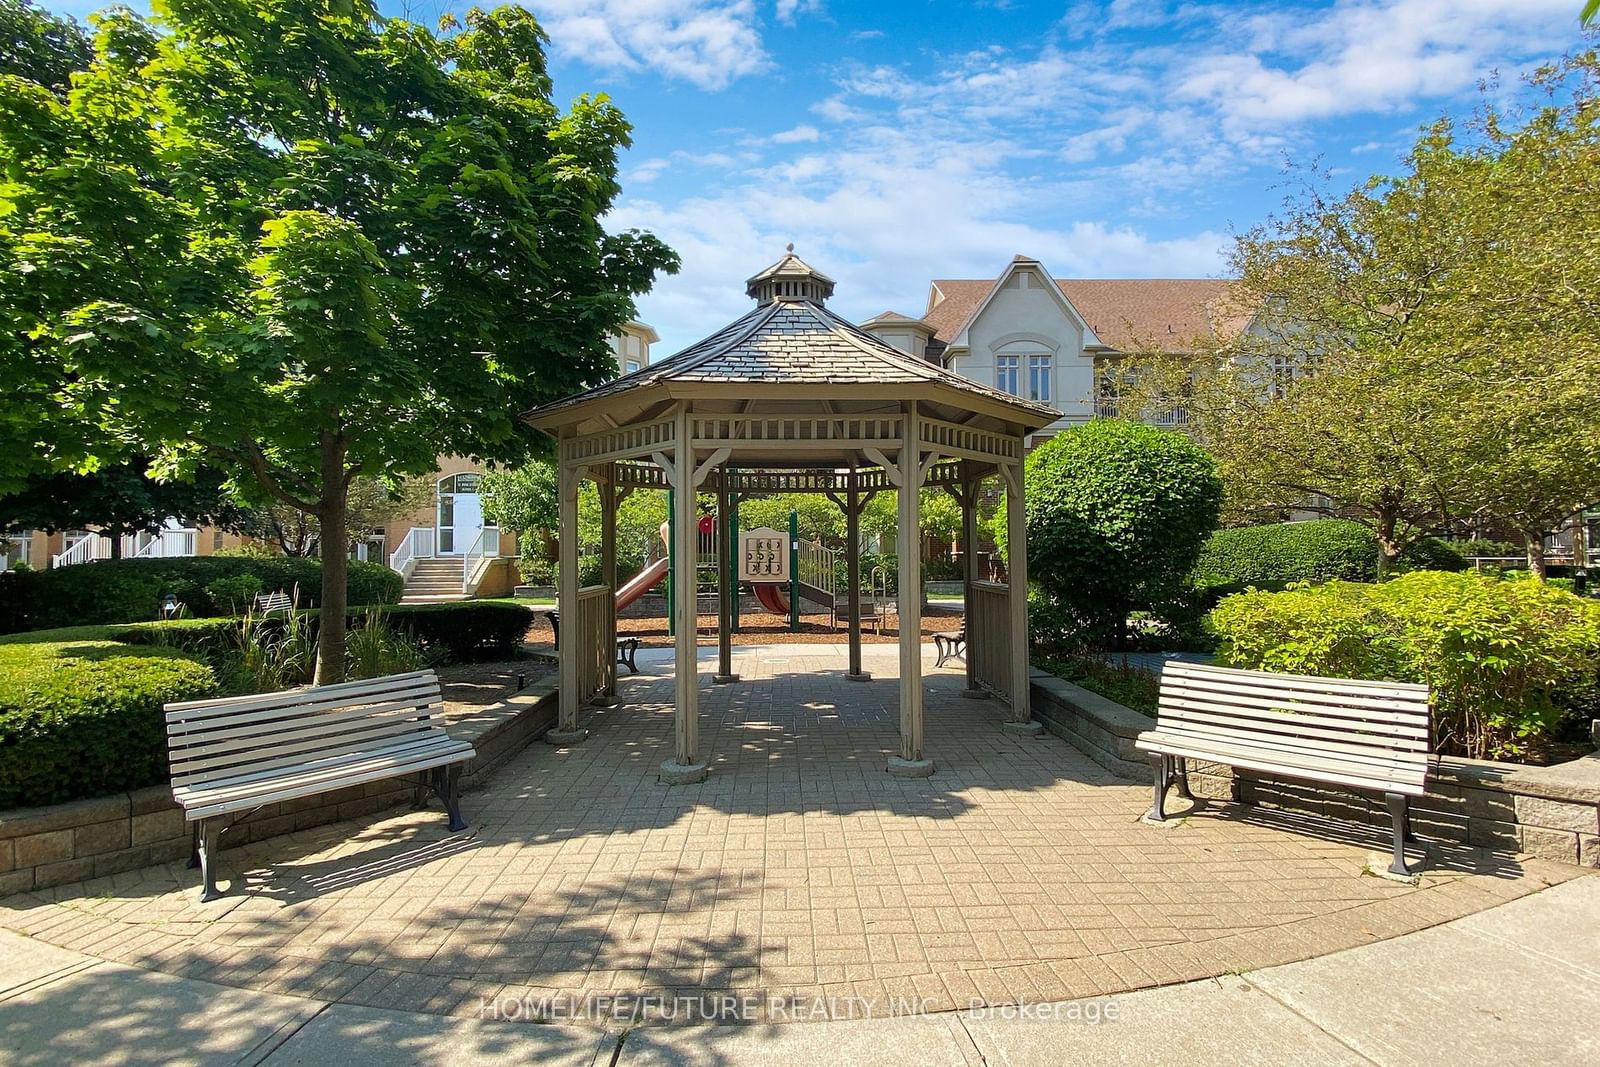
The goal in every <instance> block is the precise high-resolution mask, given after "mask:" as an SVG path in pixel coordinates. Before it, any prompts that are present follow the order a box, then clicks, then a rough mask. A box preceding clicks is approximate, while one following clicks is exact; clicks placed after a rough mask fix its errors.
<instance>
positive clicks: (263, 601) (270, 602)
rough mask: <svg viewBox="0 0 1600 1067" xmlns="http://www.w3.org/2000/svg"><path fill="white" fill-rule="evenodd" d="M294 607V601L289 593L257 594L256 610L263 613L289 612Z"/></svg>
mask: <svg viewBox="0 0 1600 1067" xmlns="http://www.w3.org/2000/svg"><path fill="white" fill-rule="evenodd" d="M293 607H294V603H293V601H291V600H290V599H289V594H288V593H284V592H277V593H257V594H256V611H257V612H259V613H260V614H262V615H271V614H273V613H274V612H278V611H282V612H288V611H289V610H290V609H291V608H293Z"/></svg>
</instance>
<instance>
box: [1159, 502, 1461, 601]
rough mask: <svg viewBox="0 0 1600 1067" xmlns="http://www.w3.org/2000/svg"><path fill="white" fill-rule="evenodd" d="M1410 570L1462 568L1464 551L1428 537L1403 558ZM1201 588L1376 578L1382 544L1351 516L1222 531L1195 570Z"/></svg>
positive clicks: (1214, 536)
mask: <svg viewBox="0 0 1600 1067" xmlns="http://www.w3.org/2000/svg"><path fill="white" fill-rule="evenodd" d="M1400 562H1401V568H1402V569H1404V570H1436V571H1459V570H1464V569H1465V568H1466V565H1467V564H1466V561H1465V560H1464V559H1462V558H1461V555H1460V554H1459V553H1457V552H1455V551H1454V550H1452V549H1451V548H1450V546H1449V545H1447V544H1445V543H1444V542H1443V541H1439V540H1437V539H1435V538H1431V537H1430V538H1423V539H1422V540H1421V541H1418V542H1417V543H1415V544H1413V545H1412V546H1411V547H1410V548H1408V549H1406V551H1405V552H1403V553H1402V554H1401V557H1400ZM1190 576H1191V577H1190V580H1191V582H1192V583H1193V584H1194V586H1195V587H1196V588H1197V589H1202V590H1205V589H1226V590H1242V589H1245V588H1246V587H1249V586H1254V587H1255V588H1258V589H1282V588H1284V587H1285V586H1287V585H1288V584H1289V583H1290V582H1371V581H1376V580H1377V577H1378V542H1377V539H1376V538H1375V537H1374V536H1373V535H1372V532H1371V531H1370V530H1368V529H1367V528H1366V527H1365V526H1362V525H1361V524H1360V523H1358V522H1352V521H1350V520H1349V519H1313V520H1311V521H1309V522H1278V523H1271V524H1268V525H1266V526H1243V527H1239V528H1237V529H1231V530H1218V531H1217V532H1216V533H1214V534H1212V535H1211V536H1210V537H1209V538H1208V539H1207V540H1206V544H1205V547H1204V548H1203V549H1202V550H1201V552H1200V559H1199V560H1198V561H1197V562H1196V563H1195V565H1194V569H1193V571H1191V572H1190Z"/></svg>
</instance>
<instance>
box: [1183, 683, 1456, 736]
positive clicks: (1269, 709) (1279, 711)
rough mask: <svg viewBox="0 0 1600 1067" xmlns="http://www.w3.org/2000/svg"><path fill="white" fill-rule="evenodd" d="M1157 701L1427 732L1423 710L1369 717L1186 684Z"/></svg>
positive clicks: (1341, 726) (1349, 726)
mask: <svg viewBox="0 0 1600 1067" xmlns="http://www.w3.org/2000/svg"><path fill="white" fill-rule="evenodd" d="M1161 700H1162V702H1163V703H1165V704H1168V705H1171V706H1172V707H1174V708H1185V707H1208V708H1227V709H1229V710H1230V711H1231V712H1232V713H1234V714H1237V715H1238V716H1239V717H1240V718H1258V719H1281V720H1284V721H1294V722H1304V723H1306V724H1308V725H1317V726H1327V727H1329V728H1330V729H1338V730H1356V731H1360V732H1363V733H1394V734H1396V735H1397V736H1421V737H1426V736H1427V735H1428V718H1427V715H1426V714H1423V713H1419V714H1415V715H1405V716H1400V715H1398V714H1390V713H1387V712H1376V713H1369V714H1371V715H1372V716H1373V717H1371V718H1368V717H1367V716H1366V715H1362V716H1359V717H1351V716H1342V715H1337V714H1330V713H1329V712H1330V709H1329V707H1328V705H1326V704H1299V703H1294V702H1290V701H1283V700H1271V699H1266V698H1261V699H1257V698H1254V697H1238V696H1230V695H1228V694H1226V693H1212V692H1206V691H1203V690H1195V689H1189V688H1187V687H1185V688H1176V687H1175V688H1171V689H1162V690H1161Z"/></svg>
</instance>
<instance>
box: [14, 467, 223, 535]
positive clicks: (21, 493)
mask: <svg viewBox="0 0 1600 1067" xmlns="http://www.w3.org/2000/svg"><path fill="white" fill-rule="evenodd" d="M147 468H148V463H147V462H146V461H145V460H144V458H143V457H134V458H133V459H132V460H130V461H129V462H127V463H122V464H118V465H115V466H107V467H102V468H100V469H99V470H96V471H94V472H93V473H91V474H76V473H73V472H58V473H54V474H33V475H30V476H28V477H27V478H26V479H25V480H24V481H23V483H22V485H21V487H20V488H18V489H17V490H16V491H15V492H12V493H7V494H6V495H4V496H0V532H4V533H15V532H17V531H20V530H49V531H52V532H54V531H57V530H75V529H82V528H87V527H93V528H94V529H96V530H98V531H99V532H100V533H102V534H104V535H105V536H106V537H108V538H110V540H111V554H112V556H119V555H121V551H122V536H123V535H124V534H137V533H147V532H154V531H155V530H158V529H160V528H161V525H162V524H163V523H164V522H166V520H168V519H177V520H178V521H179V522H180V523H182V524H184V525H186V526H219V527H222V528H223V529H227V530H238V529H242V528H243V527H244V526H246V525H247V524H248V522H249V517H248V516H247V515H246V514H245V511H244V509H242V508H240V507H239V506H238V504H237V503H236V502H235V501H234V500H233V498H232V496H231V495H230V494H229V493H228V492H227V491H226V488H225V484H224V483H225V482H226V481H227V477H226V475H225V474H224V473H223V472H222V471H219V470H217V469H216V468H214V467H203V468H201V469H200V470H198V471H196V472H194V474H193V475H192V476H190V477H188V478H185V479H183V480H176V479H174V480H168V481H158V480H157V479H155V478H152V477H150V476H149V475H148V474H147V473H145V472H146V469H147Z"/></svg>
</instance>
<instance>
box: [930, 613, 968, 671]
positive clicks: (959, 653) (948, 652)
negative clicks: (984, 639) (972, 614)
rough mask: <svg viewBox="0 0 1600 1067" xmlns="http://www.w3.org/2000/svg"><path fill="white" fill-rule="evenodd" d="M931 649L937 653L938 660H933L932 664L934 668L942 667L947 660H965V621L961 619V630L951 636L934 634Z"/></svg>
mask: <svg viewBox="0 0 1600 1067" xmlns="http://www.w3.org/2000/svg"><path fill="white" fill-rule="evenodd" d="M933 648H934V651H935V652H937V653H938V659H936V660H934V663H933V665H934V666H935V667H943V666H944V662H945V660H947V659H961V660H965V659H966V658H967V620H966V619H962V620H961V629H960V630H957V631H956V632H955V633H953V634H940V633H936V634H934V635H933Z"/></svg>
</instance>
